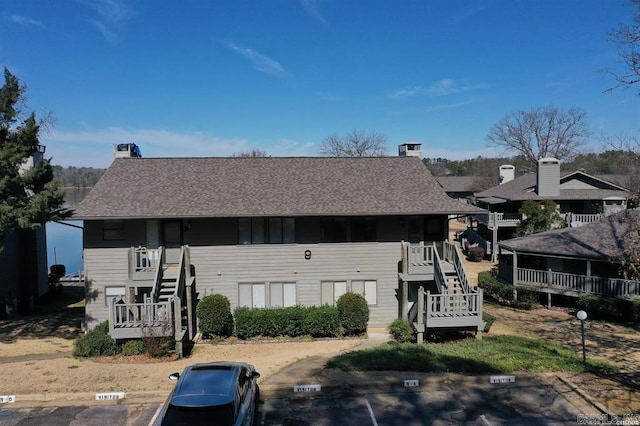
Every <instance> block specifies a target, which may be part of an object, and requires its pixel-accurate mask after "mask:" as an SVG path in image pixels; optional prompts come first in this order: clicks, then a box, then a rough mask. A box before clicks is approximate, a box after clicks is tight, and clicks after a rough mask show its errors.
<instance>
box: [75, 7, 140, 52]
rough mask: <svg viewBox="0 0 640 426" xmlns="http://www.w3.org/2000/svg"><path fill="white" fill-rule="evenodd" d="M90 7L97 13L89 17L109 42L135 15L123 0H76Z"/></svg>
mask: <svg viewBox="0 0 640 426" xmlns="http://www.w3.org/2000/svg"><path fill="white" fill-rule="evenodd" d="M76 1H77V2H78V3H81V4H83V5H85V6H87V7H89V8H90V9H91V10H92V11H93V13H94V14H95V15H96V16H95V17H94V18H92V19H88V20H87V22H89V23H90V24H91V25H93V26H94V27H95V28H96V29H97V30H98V31H99V32H100V34H102V36H103V37H104V38H105V39H106V40H107V41H109V42H114V41H115V40H116V39H117V34H118V32H119V31H120V30H121V29H122V26H123V25H124V24H125V23H126V21H127V20H129V19H130V18H131V16H132V15H133V13H132V10H131V8H130V7H129V4H128V3H127V2H125V1H123V0H76Z"/></svg>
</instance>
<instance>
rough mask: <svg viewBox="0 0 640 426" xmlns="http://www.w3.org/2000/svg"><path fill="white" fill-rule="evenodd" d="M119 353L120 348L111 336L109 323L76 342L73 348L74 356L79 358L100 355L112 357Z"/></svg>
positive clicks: (97, 327) (103, 324)
mask: <svg viewBox="0 0 640 426" xmlns="http://www.w3.org/2000/svg"><path fill="white" fill-rule="evenodd" d="M105 324H106V326H105ZM105 330H106V331H105ZM117 353H118V346H117V345H116V342H115V341H114V340H113V339H112V338H111V336H109V323H108V321H105V322H103V323H102V324H100V325H98V326H96V327H95V328H94V329H93V330H91V331H89V332H88V333H87V334H85V335H84V336H82V337H80V338H79V339H78V340H76V341H75V343H74V347H73V356H79V357H92V356H100V355H108V356H112V355H116V354H117Z"/></svg>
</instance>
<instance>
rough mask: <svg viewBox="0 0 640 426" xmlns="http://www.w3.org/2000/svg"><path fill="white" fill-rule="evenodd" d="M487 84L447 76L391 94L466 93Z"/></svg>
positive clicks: (483, 87)
mask: <svg viewBox="0 0 640 426" xmlns="http://www.w3.org/2000/svg"><path fill="white" fill-rule="evenodd" d="M487 87H488V86H487V85H486V84H478V83H476V84H472V83H469V82H468V81H466V80H461V81H460V80H455V79H451V78H445V79H442V80H440V81H437V82H435V83H434V84H431V85H429V86H413V87H406V88H402V89H398V90H396V91H395V92H393V93H392V94H391V97H392V98H396V99H400V98H410V97H416V96H431V97H437V96H447V95H453V94H456V93H465V92H470V91H473V90H481V89H486V88H487Z"/></svg>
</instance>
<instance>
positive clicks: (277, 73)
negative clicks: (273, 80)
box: [225, 42, 289, 77]
mask: <svg viewBox="0 0 640 426" xmlns="http://www.w3.org/2000/svg"><path fill="white" fill-rule="evenodd" d="M225 45H226V46H227V47H228V48H229V49H231V50H233V51H234V52H236V53H238V54H239V55H241V56H242V57H244V58H245V59H247V60H248V61H249V63H250V64H251V66H252V67H253V69H255V70H256V71H260V72H263V73H265V74H268V75H270V76H272V77H286V76H288V75H289V73H288V72H287V70H286V69H285V68H284V67H283V66H282V65H281V64H280V62H278V61H276V60H274V59H271V58H270V57H268V56H266V55H263V54H262V53H259V52H256V51H255V50H253V49H251V48H249V47H245V46H241V45H239V44H237V43H233V42H227V43H225Z"/></svg>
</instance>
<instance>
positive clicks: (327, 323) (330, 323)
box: [303, 305, 341, 337]
mask: <svg viewBox="0 0 640 426" xmlns="http://www.w3.org/2000/svg"><path fill="white" fill-rule="evenodd" d="M303 324H304V330H305V334H306V335H309V336H312V337H336V336H339V335H340V334H341V332H340V315H339V314H338V310H337V309H336V308H335V307H333V306H329V305H324V306H311V307H308V308H306V313H305V318H304V322H303Z"/></svg>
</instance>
